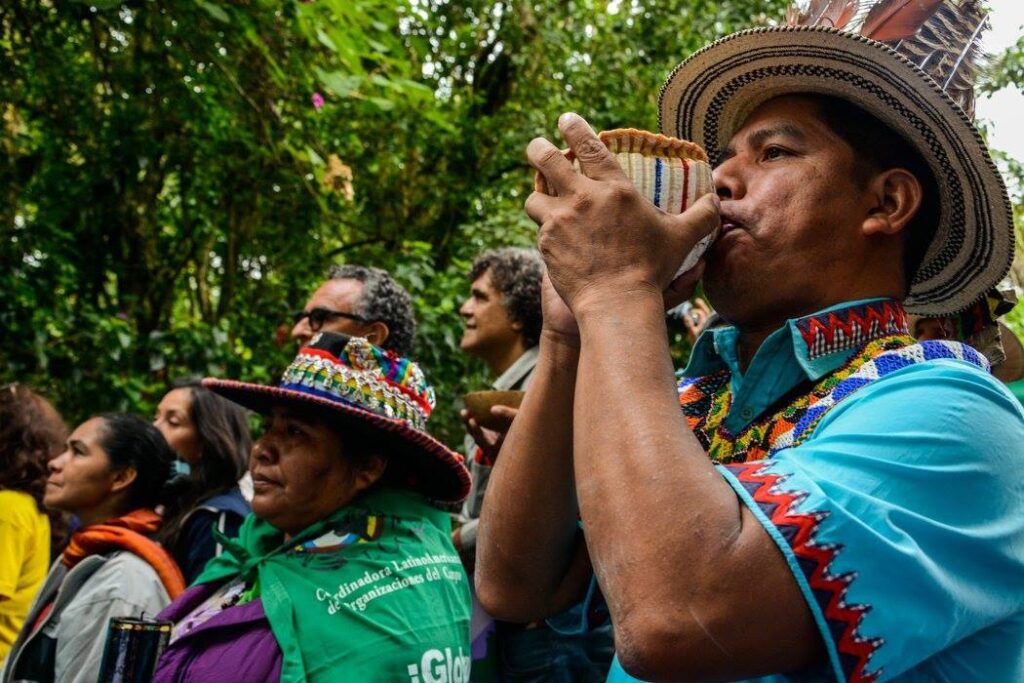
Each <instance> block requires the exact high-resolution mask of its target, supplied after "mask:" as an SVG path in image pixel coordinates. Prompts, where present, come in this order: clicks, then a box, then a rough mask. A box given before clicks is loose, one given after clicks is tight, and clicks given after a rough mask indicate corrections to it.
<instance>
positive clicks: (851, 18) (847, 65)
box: [660, 0, 1015, 315]
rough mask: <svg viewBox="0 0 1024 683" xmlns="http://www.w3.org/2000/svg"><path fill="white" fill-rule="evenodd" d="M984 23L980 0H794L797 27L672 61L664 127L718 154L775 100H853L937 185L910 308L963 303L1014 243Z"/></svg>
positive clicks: (755, 33)
mask: <svg viewBox="0 0 1024 683" xmlns="http://www.w3.org/2000/svg"><path fill="white" fill-rule="evenodd" d="M986 22H987V19H986V14H985V10H984V7H983V6H982V5H981V3H979V2H978V1H977V0H913V1H908V0H860V1H856V0H795V1H794V2H793V6H792V7H791V9H790V13H789V24H790V25H788V26H780V27H777V28H761V29H751V30H748V31H741V32H739V33H735V34H733V35H730V36H726V37H725V38H722V39H721V40H718V41H716V42H715V43H713V44H711V45H709V46H708V47H705V48H704V49H702V50H700V51H699V52H697V53H695V54H694V55H692V56H691V57H690V58H689V59H687V60H686V61H684V62H683V63H681V64H680V65H679V66H677V67H676V68H675V70H673V72H672V74H671V75H670V76H669V78H668V80H667V81H666V83H665V86H664V87H663V88H662V90H661V97H660V117H661V129H662V132H663V133H664V134H666V135H672V136H675V137H679V138H683V139H686V140H692V141H694V142H696V143H697V144H699V145H701V146H702V147H703V148H704V149H706V150H707V152H708V155H709V157H710V158H711V160H712V162H713V163H719V162H720V160H721V154H722V151H723V150H724V149H725V147H726V146H727V145H728V143H729V140H730V139H731V137H732V136H733V135H734V134H735V133H736V132H737V131H738V130H739V129H740V128H741V127H742V126H743V124H744V122H745V121H746V119H747V118H748V117H749V116H750V115H751V114H752V113H753V112H754V110H755V109H757V107H759V106H760V105H762V104H764V103H765V102H767V101H769V100H771V99H773V98H776V97H780V96H782V95H793V94H818V95H829V96H833V97H838V98H841V99H845V100H847V101H850V102H852V103H854V104H856V105H858V106H859V107H860V108H862V109H864V110H866V111H867V112H869V113H870V114H871V115H873V116H874V117H876V118H877V119H879V120H880V121H882V122H883V123H884V124H886V125H887V126H889V127H890V128H891V129H892V130H894V131H895V132H897V133H898V134H899V135H900V136H902V137H903V138H904V139H905V140H906V141H907V142H909V143H910V144H911V145H912V146H913V147H914V148H915V149H916V150H917V151H918V153H919V154H920V155H921V157H922V158H923V159H924V161H925V162H926V163H927V164H928V165H929V167H930V168H931V170H932V172H933V174H934V176H935V180H936V182H937V184H938V188H937V189H938V196H937V197H935V198H933V201H937V202H938V204H939V218H938V225H937V226H936V230H935V234H934V237H933V238H932V240H931V242H930V244H929V246H928V248H927V250H926V253H925V256H924V259H923V261H922V262H921V264H920V266H919V267H918V269H917V271H916V272H915V273H914V275H913V277H912V279H911V284H910V290H909V294H908V296H907V298H906V300H905V301H904V306H905V307H906V309H907V310H908V311H909V312H911V313H915V314H918V315H949V314H952V313H957V312H959V311H962V310H964V309H965V308H967V307H969V306H971V305H972V304H973V303H974V302H975V301H977V300H978V299H979V297H981V296H982V295H983V294H984V293H985V292H986V291H988V290H989V289H991V288H992V287H994V286H995V285H996V283H998V282H999V281H1000V280H1002V279H1003V277H1004V276H1005V275H1006V273H1007V271H1008V270H1009V268H1010V261H1011V259H1012V258H1013V253H1014V239H1015V232H1014V226H1013V216H1012V211H1011V206H1010V201H1009V198H1008V195H1007V191H1006V185H1005V184H1004V182H1003V179H1002V177H1001V176H1000V174H999V171H998V169H997V168H996V166H995V164H994V163H993V162H992V158H991V156H990V155H989V152H988V148H987V147H986V145H985V142H984V140H983V139H982V137H981V135H980V134H979V132H978V130H977V129H976V128H975V126H974V125H973V121H972V118H973V109H974V80H975V74H976V73H977V72H978V68H977V62H978V57H979V55H980V53H981V51H980V48H979V47H978V40H979V36H980V35H981V33H982V32H983V30H984V28H985V26H986Z"/></svg>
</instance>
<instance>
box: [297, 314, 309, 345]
mask: <svg viewBox="0 0 1024 683" xmlns="http://www.w3.org/2000/svg"><path fill="white" fill-rule="evenodd" d="M312 338H313V330H311V329H310V327H309V317H308V316H307V317H305V318H303V319H302V320H300V321H299V322H297V323H295V327H293V328H292V339H297V340H299V341H300V342H302V343H305V342H307V341H309V340H310V339H312Z"/></svg>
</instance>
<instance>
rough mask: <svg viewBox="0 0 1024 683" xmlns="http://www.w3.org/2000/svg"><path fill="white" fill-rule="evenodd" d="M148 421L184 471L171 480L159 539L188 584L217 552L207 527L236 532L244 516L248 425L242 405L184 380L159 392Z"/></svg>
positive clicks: (249, 443) (249, 445) (218, 547)
mask: <svg viewBox="0 0 1024 683" xmlns="http://www.w3.org/2000/svg"><path fill="white" fill-rule="evenodd" d="M153 424H154V425H155V426H156V428H157V429H159V430H160V433H161V434H163V435H164V438H165V439H167V443H168V444H169V445H170V446H171V448H172V449H173V450H174V451H175V452H176V453H177V454H178V457H179V458H181V461H183V462H184V463H186V464H187V466H188V470H189V473H188V474H187V475H184V476H180V477H178V478H176V479H175V480H174V481H173V482H172V484H171V490H170V494H169V496H168V500H169V501H171V502H170V503H169V504H168V506H167V508H166V510H165V513H164V525H163V528H162V529H161V532H160V540H161V542H162V543H163V544H164V546H166V547H167V548H168V549H169V550H170V552H171V555H172V556H173V557H174V559H175V561H177V563H178V566H179V567H181V571H182V573H183V574H184V575H185V581H186V582H187V583H191V582H192V580H193V579H195V578H196V577H197V576H198V575H199V574H200V572H202V570H203V567H205V566H206V563H207V562H208V561H209V560H210V559H211V558H213V557H216V556H217V555H220V554H221V552H222V550H223V548H222V547H221V545H220V544H219V543H217V541H216V539H215V538H214V536H213V529H214V528H216V529H217V530H218V531H220V532H221V533H222V534H224V535H225V536H228V537H233V536H236V535H237V534H238V529H239V527H241V525H242V520H243V519H245V516H246V515H247V514H249V503H248V502H247V501H246V500H245V498H244V497H243V495H242V492H241V490H240V489H239V487H238V481H239V479H241V478H242V476H243V475H244V474H245V472H246V469H247V467H248V464H247V463H248V459H249V457H248V456H249V450H250V449H251V448H252V439H251V438H250V436H249V423H248V421H247V420H246V415H245V411H244V410H243V409H242V408H240V407H239V406H237V405H235V404H234V403H232V402H230V401H228V400H226V399H223V398H221V397H220V396H218V395H217V394H215V393H213V392H212V391H210V390H209V389H206V388H204V387H203V386H202V385H201V384H199V383H198V382H190V383H181V384H178V385H176V386H175V388H174V389H171V390H170V391H169V392H167V394H166V395H164V397H163V399H162V400H161V401H160V405H159V406H157V409H156V419H155V420H154V421H153Z"/></svg>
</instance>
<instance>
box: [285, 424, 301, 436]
mask: <svg viewBox="0 0 1024 683" xmlns="http://www.w3.org/2000/svg"><path fill="white" fill-rule="evenodd" d="M285 431H286V432H287V433H288V436H303V435H305V433H306V432H304V431H302V429H301V428H300V427H296V426H295V425H288V427H287V429H286V430H285Z"/></svg>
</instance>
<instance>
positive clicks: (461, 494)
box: [203, 332, 470, 505]
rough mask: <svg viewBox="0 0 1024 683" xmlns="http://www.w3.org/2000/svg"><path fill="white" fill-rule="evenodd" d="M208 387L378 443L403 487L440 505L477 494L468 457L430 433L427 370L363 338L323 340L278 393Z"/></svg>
mask: <svg viewBox="0 0 1024 683" xmlns="http://www.w3.org/2000/svg"><path fill="white" fill-rule="evenodd" d="M203 386H205V387H207V388H208V389H210V390H211V391H213V392H215V393H217V394H220V395H221V396H223V397H224V398H226V399H228V400H230V401H233V402H235V403H237V404H239V405H242V406H245V407H246V408H249V409H251V410H254V411H256V412H258V413H261V414H267V413H269V412H270V411H271V410H272V409H273V408H275V407H279V406H284V407H289V408H292V409H294V410H295V411H297V412H298V413H299V414H308V415H312V416H315V417H318V418H320V419H323V420H325V421H328V422H330V423H332V424H335V425H340V426H342V427H344V429H345V430H351V431H352V432H353V433H355V434H358V435H360V436H365V437H366V438H369V439H371V440H373V441H374V442H375V443H378V444H380V445H381V446H383V450H384V451H385V452H386V453H387V454H388V455H390V456H391V460H390V463H389V465H388V467H389V469H391V468H394V470H395V471H396V472H397V473H398V474H397V476H398V478H399V479H398V481H399V482H400V483H401V485H403V486H405V487H407V488H410V489H413V490H415V491H418V492H419V493H422V494H423V495H424V496H426V497H427V498H429V499H431V500H432V501H435V502H436V503H439V504H446V505H447V504H451V503H457V502H459V501H461V500H462V499H464V498H465V497H466V496H467V495H468V494H469V486H470V480H469V471H468V470H467V469H466V466H465V464H464V462H463V457H462V456H461V455H459V454H458V453H456V452H455V451H453V450H452V449H450V448H448V447H447V446H445V445H444V444H443V443H441V442H440V441H438V440H437V439H435V438H434V437H432V436H431V435H430V434H428V433H427V431H426V423H427V418H429V417H430V413H431V412H432V411H433V409H434V402H435V399H434V390H433V388H432V387H431V386H430V385H429V384H428V383H427V381H426V379H425V378H424V376H423V372H422V371H421V370H420V368H419V366H418V365H416V363H414V362H412V361H411V360H409V359H407V358H401V357H399V356H397V355H396V354H394V353H391V352H390V351H385V350H383V349H380V348H378V347H376V346H374V345H373V344H371V343H370V342H369V341H367V340H366V339H364V338H362V337H349V336H348V335H344V334H337V333H333V332H321V333H320V334H317V335H316V336H315V337H313V339H311V340H310V342H309V343H308V344H307V345H306V346H303V347H302V348H301V349H299V355H298V356H296V357H295V360H293V361H292V362H291V364H290V365H289V366H288V368H287V369H286V370H285V371H284V374H283V375H282V376H281V382H280V383H279V384H278V385H277V386H265V385H262V384H250V383H247V382H237V381H234V380H225V379H213V378H207V379H204V380H203Z"/></svg>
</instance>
